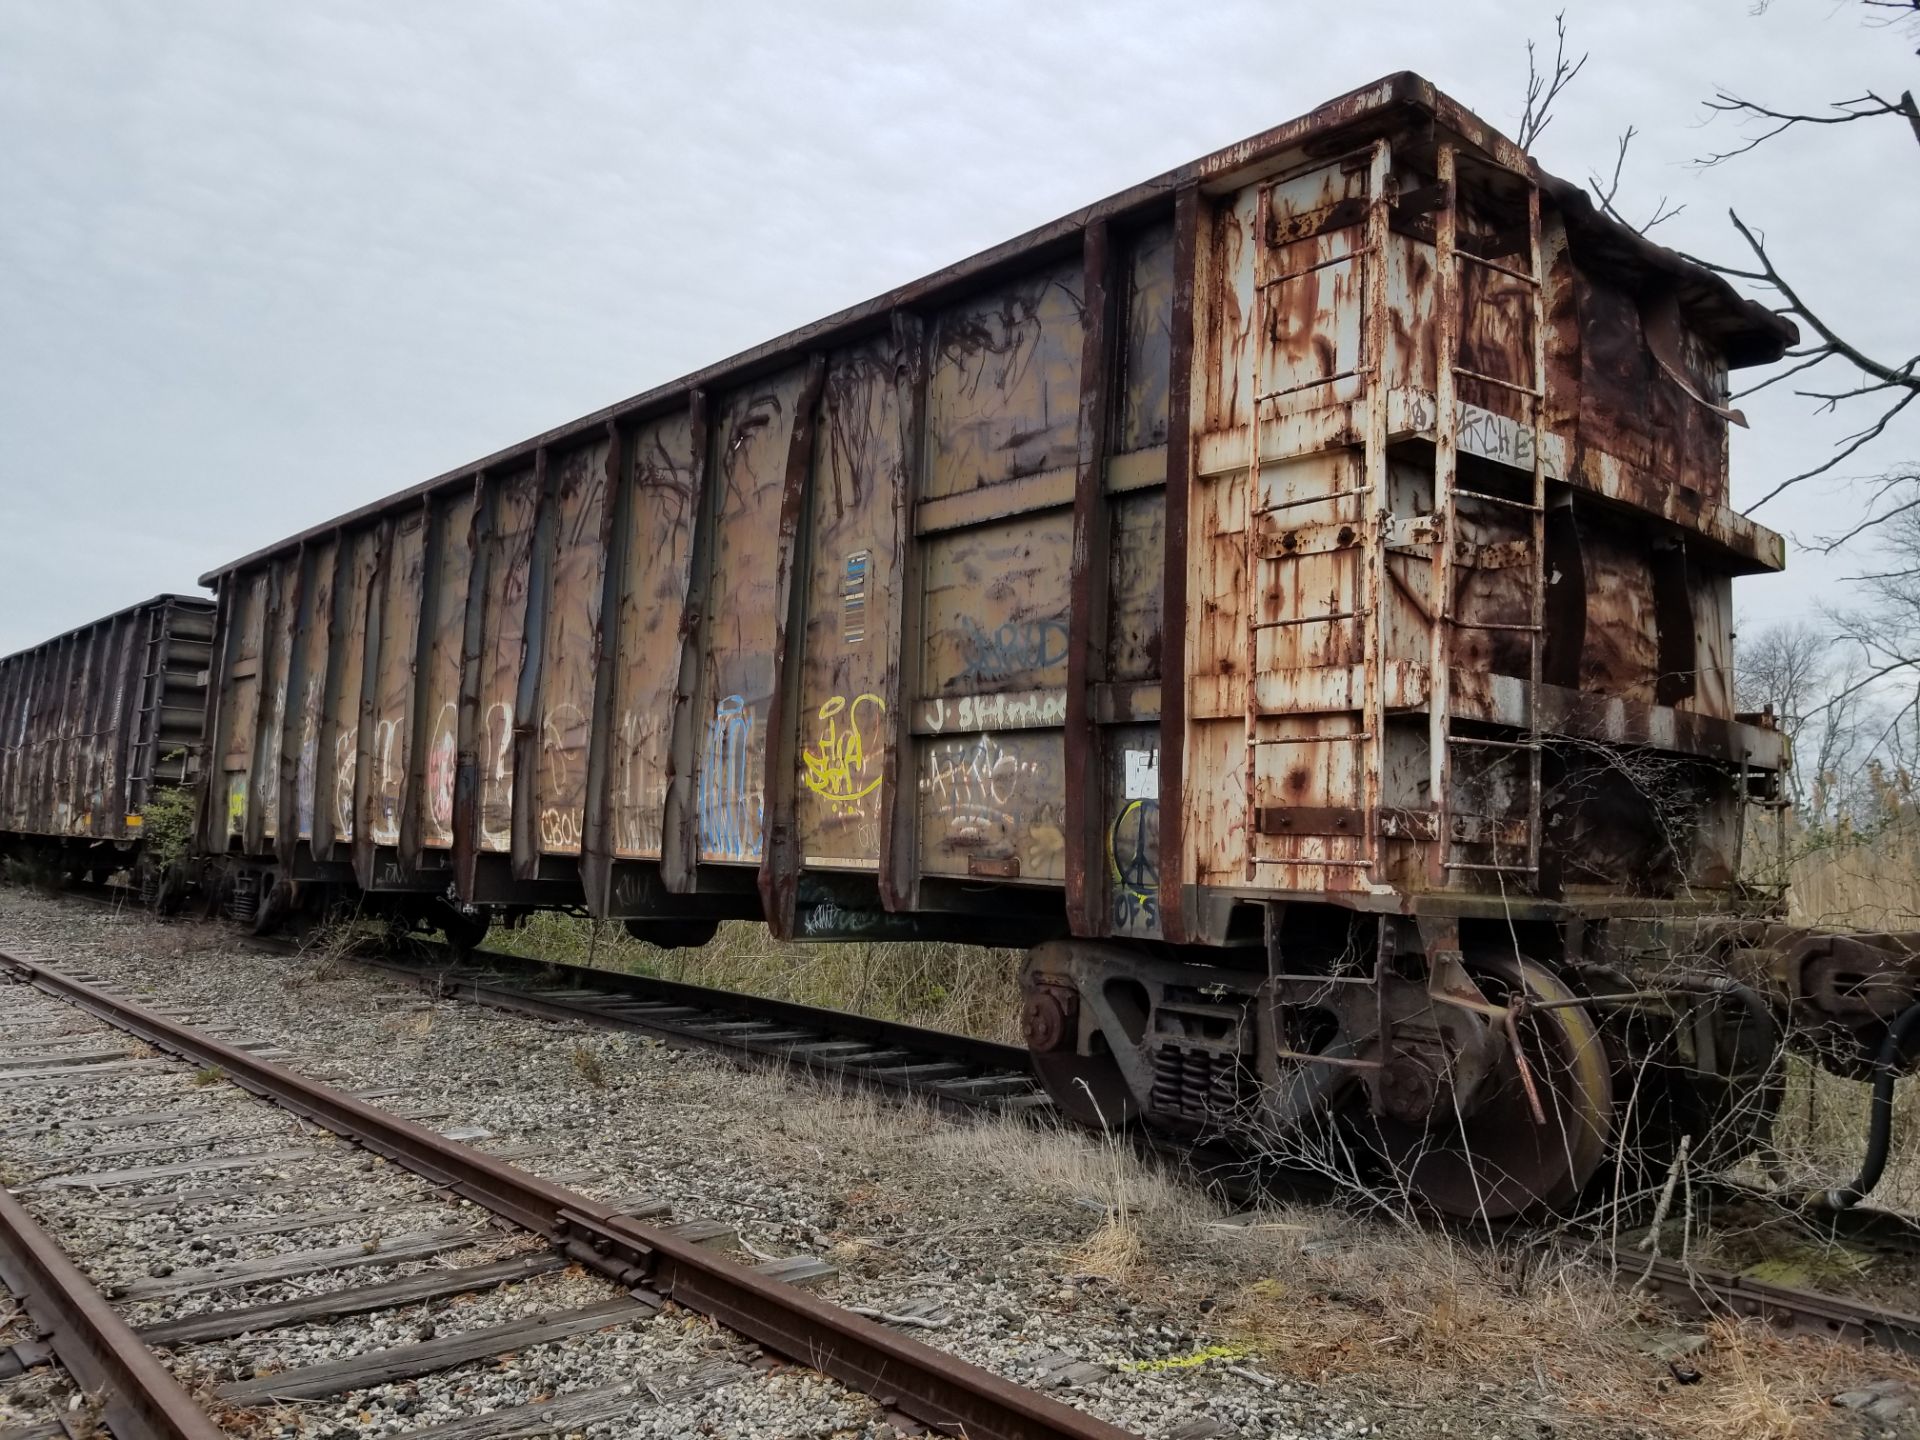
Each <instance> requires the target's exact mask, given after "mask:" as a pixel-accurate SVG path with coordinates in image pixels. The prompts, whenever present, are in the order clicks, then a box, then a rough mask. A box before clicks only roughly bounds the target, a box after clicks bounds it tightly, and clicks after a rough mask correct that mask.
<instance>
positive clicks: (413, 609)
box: [360, 509, 427, 845]
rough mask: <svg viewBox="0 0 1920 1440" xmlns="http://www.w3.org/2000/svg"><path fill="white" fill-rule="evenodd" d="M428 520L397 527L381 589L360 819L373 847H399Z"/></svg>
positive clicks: (419, 515)
mask: <svg viewBox="0 0 1920 1440" xmlns="http://www.w3.org/2000/svg"><path fill="white" fill-rule="evenodd" d="M426 529H427V517H426V513H425V511H424V510H423V509H410V510H408V511H406V512H405V513H403V514H402V515H401V516H400V517H399V519H398V522H397V523H396V524H395V526H394V528H393V532H392V536H391V539H390V540H389V542H388V545H389V549H388V552H387V555H386V561H385V571H386V574H385V581H384V583H383V584H382V585H381V586H380V588H379V596H378V599H379V607H380V608H379V627H380V628H379V650H378V653H377V657H376V658H377V669H376V670H375V682H374V690H373V694H372V695H371V696H370V697H369V698H370V700H371V701H372V718H373V727H372V745H373V752H372V754H371V755H370V756H368V763H367V767H366V777H367V778H366V785H367V790H366V794H365V795H364V796H362V797H361V807H360V808H361V816H362V819H363V821H364V823H365V825H366V833H367V834H368V836H369V837H371V839H372V840H373V843H374V844H376V845H398V844H399V843H400V813H401V806H402V804H403V802H404V798H405V793H406V779H407V766H408V760H409V756H410V754H411V746H412V742H413V725H414V716H413V680H414V664H415V656H414V649H415V645H416V643H417V636H418V635H419V630H420V595H421V585H422V584H423V582H424V579H425V576H424V564H423V562H424V557H425V551H426Z"/></svg>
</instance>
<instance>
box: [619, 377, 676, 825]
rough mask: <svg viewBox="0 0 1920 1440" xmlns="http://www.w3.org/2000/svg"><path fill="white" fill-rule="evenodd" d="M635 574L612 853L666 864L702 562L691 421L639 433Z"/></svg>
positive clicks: (624, 630) (633, 443) (624, 619)
mask: <svg viewBox="0 0 1920 1440" xmlns="http://www.w3.org/2000/svg"><path fill="white" fill-rule="evenodd" d="M628 444H629V446H630V447H631V449H632V452H633V463H632V466H631V468H630V471H629V475H628V478H627V480H626V482H625V483H626V484H627V485H628V486H630V487H631V493H630V495H629V497H628V508H627V538H626V546H625V550H626V557H627V564H626V574H625V575H624V576H623V577H622V579H621V586H620V600H619V604H620V649H619V653H618V654H617V655H616V656H615V661H614V663H615V672H614V674H615V684H616V687H617V691H616V696H615V700H614V705H613V712H612V714H613V720H612V723H613V726H614V734H613V737H612V753H611V756H610V759H609V763H608V768H607V775H608V784H609V785H610V786H611V787H612V791H613V796H612V798H613V805H612V818H613V848H614V853H615V855H617V856H619V857H621V858H623V859H652V860H657V859H658V858H659V857H660V844H661V834H662V825H663V824H664V822H665V814H666V803H667V780H668V770H669V764H670V758H671V754H672V748H673V711H674V703H673V702H674V690H675V688H676V686H677V685H678V684H679V680H680V655H681V647H682V645H683V644H684V643H685V640H686V638H687V626H688V620H687V613H686V610H687V581H688V568H689V566H690V564H691V561H692V555H693V518H694V509H695V504H696V497H695V496H694V493H693V475H694V454H693V427H692V421H691V418H690V417H689V416H688V415H687V414H686V413H685V412H684V411H682V412H677V413H675V414H673V415H669V416H665V417H663V418H661V419H659V420H656V421H653V422H652V423H650V424H647V425H642V426H640V427H639V428H638V429H637V430H636V431H635V432H634V434H633V436H632V437H631V439H630V440H629V442H628Z"/></svg>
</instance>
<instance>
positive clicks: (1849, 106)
mask: <svg viewBox="0 0 1920 1440" xmlns="http://www.w3.org/2000/svg"><path fill="white" fill-rule="evenodd" d="M1869 3H1871V0H1869ZM1707 109H1709V110H1712V111H1714V112H1715V113H1717V114H1721V115H1737V116H1739V117H1741V118H1742V119H1746V120H1767V121H1772V122H1773V123H1772V124H1771V125H1770V126H1769V127H1768V128H1767V129H1765V130H1762V131H1761V132H1760V133H1759V134H1757V135H1755V136H1753V137H1752V138H1750V139H1748V140H1746V141H1744V142H1743V143H1741V144H1739V145H1736V146H1735V147H1734V148H1733V149H1731V150H1719V151H1715V152H1714V153H1713V154H1711V155H1704V156H1702V157H1701V158H1700V159H1698V160H1696V161H1695V162H1694V163H1695V164H1696V165H1699V166H1701V167H1703V168H1705V167H1709V166H1714V165H1718V164H1721V163H1722V162H1723V161H1727V160H1731V159H1733V158H1734V157H1735V156H1737V155H1745V154H1747V153H1748V152H1749V151H1752V150H1757V149H1759V148H1760V146H1762V145H1764V144H1766V143H1767V141H1769V140H1771V139H1773V138H1774V137H1775V136H1776V135H1783V134H1785V133H1786V132H1787V131H1789V130H1791V129H1792V128H1793V127H1794V126H1796V125H1850V124H1852V123H1853V122H1854V121H1855V120H1878V119H1881V118H1882V117H1884V116H1888V115H1898V116H1901V117H1902V118H1904V119H1905V120H1906V122H1907V123H1908V124H1909V125H1910V126H1912V127H1913V138H1914V139H1915V140H1916V141H1920V105H1916V104H1915V103H1914V98H1913V92H1912V91H1911V90H1908V91H1905V92H1904V93H1902V95H1901V96H1900V98H1899V99H1898V100H1888V99H1886V98H1885V97H1883V96H1880V95H1876V94H1875V93H1874V92H1873V91H1871V90H1869V91H1867V93H1866V94H1864V95H1856V96H1855V97H1854V98H1853V99H1851V100H1835V101H1834V102H1833V103H1832V104H1831V105H1829V106H1828V113H1827V114H1824V115H1810V114H1806V113H1804V112H1799V111H1793V110H1775V109H1772V108H1771V107H1769V106H1766V105H1761V104H1758V103H1756V102H1755V101H1752V100H1742V99H1741V98H1740V97H1739V96H1738V95H1733V94H1729V93H1728V92H1727V91H1725V90H1716V91H1715V92H1714V95H1713V98H1712V99H1711V100H1709V101H1707Z"/></svg>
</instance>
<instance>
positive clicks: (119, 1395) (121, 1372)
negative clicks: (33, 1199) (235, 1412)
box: [0, 1186, 225, 1440]
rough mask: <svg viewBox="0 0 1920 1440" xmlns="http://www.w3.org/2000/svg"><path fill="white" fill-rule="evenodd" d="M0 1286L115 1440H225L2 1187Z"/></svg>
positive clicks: (58, 1248) (208, 1417) (148, 1350)
mask: <svg viewBox="0 0 1920 1440" xmlns="http://www.w3.org/2000/svg"><path fill="white" fill-rule="evenodd" d="M0 1280H5V1282H6V1284H7V1288H8V1289H10V1290H12V1291H13V1293H14V1294H15V1295H16V1296H18V1297H19V1300H20V1303H21V1305H22V1306H23V1307H24V1308H25V1310H26V1312H27V1314H28V1315H29V1316H30V1317H31V1318H32V1319H33V1322H34V1324H35V1325H37V1326H38V1327H39V1329H40V1332H41V1334H42V1336H43V1337H44V1339H45V1343H46V1345H47V1347H48V1348H49V1349H50V1350H51V1351H52V1352H53V1355H54V1357H55V1358H56V1359H58V1360H59V1362H60V1363H61V1365H62V1366H64V1367H65V1369H66V1371H67V1373H68V1374H69V1375H71V1376H72V1377H73V1380H74V1383H75V1384H76V1385H78V1386H79V1387H80V1389H81V1390H83V1391H85V1392H87V1393H89V1394H93V1395H99V1396H101V1397H102V1401H103V1409H102V1412H101V1418H102V1419H103V1420H104V1421H105V1422H106V1425H107V1428H108V1429H109V1430H111V1431H112V1432H113V1434H114V1436H115V1440H224V1437H225V1432H224V1431H223V1430H221V1428H220V1427H219V1426H218V1425H217V1424H215V1423H214V1420H213V1417H212V1416H211V1415H209V1414H207V1412H206V1411H205V1410H202V1409H201V1408H200V1406H199V1405H197V1404H196V1403H195V1402H194V1399H193V1397H192V1396H191V1395H189V1394H188V1393H187V1392H186V1389H185V1387H183V1386H182V1385H181V1384H180V1382H179V1381H178V1380H176V1379H174V1378H173V1376H172V1374H171V1373H169V1371H168V1370H167V1368H166V1367H165V1366H164V1365H162V1364H161V1363H160V1361H159V1358H158V1357H157V1356H155V1354H154V1353H153V1351H151V1350H150V1349H148V1348H147V1346H146V1345H145V1344H144V1343H143V1342H142V1341H141V1339H140V1337H139V1336H138V1335H136V1334H134V1332H133V1327H132V1326H130V1325H128V1324H127V1322H126V1321H125V1320H122V1319H121V1318H120V1316H119V1314H118V1312H116V1311H115V1310H114V1308H113V1306H112V1305H111V1304H109V1303H108V1301H107V1297H106V1296H105V1295H103V1294H101V1293H100V1291H99V1290H98V1289H97V1288H96V1287H95V1286H94V1284H93V1282H92V1281H90V1280H89V1279H87V1277H86V1276H85V1275H84V1274H83V1273H82V1272H81V1270H80V1267H79V1266H77V1265H75V1264H74V1263H73V1261H72V1260H70V1259H68V1258H67V1255H66V1252H65V1251H64V1250H62V1249H61V1248H60V1242H59V1241H58V1240H56V1239H55V1238H54V1237H53V1236H52V1235H50V1234H48V1233H47V1232H46V1231H45V1230H44V1229H42V1228H41V1227H40V1225H39V1223H38V1222H37V1221H35V1220H34V1218H33V1216H32V1215H30V1214H29V1213H28V1212H27V1208H26V1207H25V1206H24V1205H22V1204H21V1203H20V1202H19V1201H18V1200H16V1199H15V1198H14V1197H13V1195H12V1194H11V1193H10V1192H9V1191H8V1190H7V1189H6V1187H4V1186H0Z"/></svg>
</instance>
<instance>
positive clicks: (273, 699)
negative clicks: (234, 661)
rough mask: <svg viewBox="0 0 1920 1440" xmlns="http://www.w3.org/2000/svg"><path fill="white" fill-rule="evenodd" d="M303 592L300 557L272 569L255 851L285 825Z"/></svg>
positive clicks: (253, 806) (251, 842) (257, 755)
mask: <svg viewBox="0 0 1920 1440" xmlns="http://www.w3.org/2000/svg"><path fill="white" fill-rule="evenodd" d="M298 589H299V568H298V557H297V556H293V557H288V558H287V559H285V560H283V561H281V562H280V563H278V564H276V565H273V566H271V567H270V568H269V569H268V572H267V615H266V618H265V628H264V630H263V632H262V633H263V636H264V640H265V648H264V649H263V651H262V653H261V660H260V677H261V678H260V687H261V688H260V701H261V704H260V711H259V720H258V725H257V729H256V731H255V734H254V739H253V782H252V793H251V796H250V798H249V803H248V814H247V822H248V833H247V841H248V848H249V849H250V850H251V849H255V848H256V847H260V846H262V844H263V842H264V841H268V840H272V839H273V838H274V837H275V836H276V835H277V833H278V828H279V823H280V735H281V726H282V723H283V722H284V720H285V718H286V706H287V684H288V681H289V678H290V672H291V668H292V657H293V633H294V631H293V622H294V605H295V601H296V596H297V592H298Z"/></svg>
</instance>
